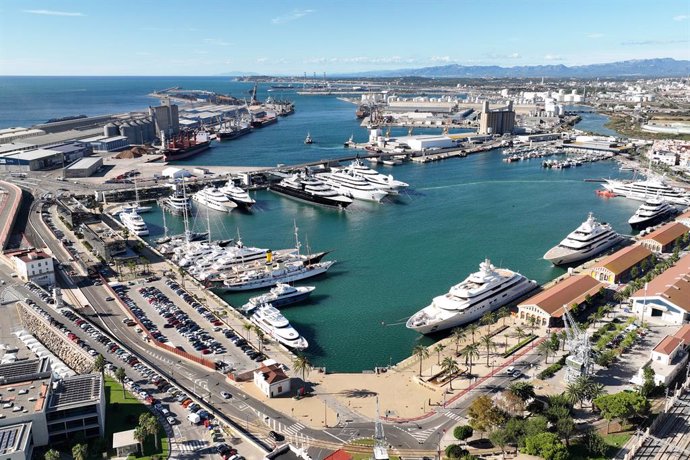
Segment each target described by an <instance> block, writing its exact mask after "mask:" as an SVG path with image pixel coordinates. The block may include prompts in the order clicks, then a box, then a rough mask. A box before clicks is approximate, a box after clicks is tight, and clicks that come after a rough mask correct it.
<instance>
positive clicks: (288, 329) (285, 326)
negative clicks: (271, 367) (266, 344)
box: [249, 305, 309, 350]
mask: <svg viewBox="0 0 690 460" xmlns="http://www.w3.org/2000/svg"><path fill="white" fill-rule="evenodd" d="M249 319H250V320H251V322H253V323H254V324H256V325H257V326H259V327H260V328H261V330H262V331H264V332H265V333H266V334H268V335H269V336H271V337H273V338H274V339H275V340H277V341H278V342H280V343H282V344H283V345H285V346H286V347H290V348H294V349H295V350H304V349H305V348H307V347H308V346H309V342H307V339H305V338H304V337H302V336H301V335H300V334H299V332H297V331H296V330H295V328H293V327H292V326H291V325H290V322H289V321H288V320H287V319H286V318H285V317H284V316H283V315H282V314H281V313H280V311H278V309H277V308H275V307H272V306H270V305H262V306H260V307H259V308H257V309H256V310H255V312H254V314H253V315H252V316H251V317H250V318H249Z"/></svg>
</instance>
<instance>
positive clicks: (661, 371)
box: [631, 324, 690, 386]
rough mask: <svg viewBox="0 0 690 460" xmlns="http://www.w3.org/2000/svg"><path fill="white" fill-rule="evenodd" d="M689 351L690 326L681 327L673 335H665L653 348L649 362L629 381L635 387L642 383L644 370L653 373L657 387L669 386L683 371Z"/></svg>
mask: <svg viewBox="0 0 690 460" xmlns="http://www.w3.org/2000/svg"><path fill="white" fill-rule="evenodd" d="M689 350H690V324H685V325H683V326H682V327H681V328H680V329H678V330H677V331H676V333H675V334H673V335H667V336H666V337H664V338H663V339H661V341H660V342H659V343H658V344H657V345H656V346H655V347H654V349H653V350H652V353H651V355H650V358H649V361H647V363H646V364H645V365H644V366H642V367H641V368H640V370H639V371H638V372H637V374H635V375H634V376H633V378H632V379H631V381H632V382H633V383H634V384H636V385H642V384H643V383H644V370H645V368H647V367H650V368H651V369H652V370H653V371H654V382H655V383H656V384H657V385H667V386H668V385H669V384H670V383H671V382H673V380H674V379H675V378H676V376H677V375H678V373H679V372H681V371H683V370H684V369H685V365H686V363H687V362H688V351H689Z"/></svg>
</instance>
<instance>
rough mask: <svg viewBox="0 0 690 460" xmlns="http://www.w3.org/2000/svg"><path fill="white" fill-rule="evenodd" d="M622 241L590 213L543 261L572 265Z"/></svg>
mask: <svg viewBox="0 0 690 460" xmlns="http://www.w3.org/2000/svg"><path fill="white" fill-rule="evenodd" d="M622 239H623V237H622V236H621V235H619V234H618V233H616V232H615V231H614V230H613V229H612V228H611V226H610V225H609V224H607V223H601V222H597V220H596V219H595V218H594V216H593V215H592V213H591V212H590V213H589V216H588V217H587V220H586V221H584V222H583V223H582V224H580V226H579V227H577V228H576V229H575V230H574V231H572V232H571V233H570V234H568V236H567V237H565V239H564V240H563V241H561V242H560V243H558V245H557V246H554V247H553V248H551V249H549V250H548V252H547V253H546V254H544V259H546V260H548V261H549V262H551V263H553V264H554V265H563V264H572V263H574V262H578V261H581V260H585V259H590V258H592V257H594V256H596V255H597V254H600V253H602V252H604V251H606V250H607V249H609V248H610V247H612V246H614V245H616V244H618V243H620V242H621V240H622Z"/></svg>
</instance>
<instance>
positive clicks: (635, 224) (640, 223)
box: [628, 211, 673, 230]
mask: <svg viewBox="0 0 690 460" xmlns="http://www.w3.org/2000/svg"><path fill="white" fill-rule="evenodd" d="M672 214H673V213H672V212H670V211H666V212H662V213H659V214H657V215H656V216H654V217H650V218H649V219H644V220H634V218H631V219H630V220H629V221H628V223H629V224H630V227H632V228H633V229H634V230H644V229H645V228H647V227H652V226H654V225H656V224H659V223H661V222H663V221H665V220H666V219H668V218H669V217H671V215H672Z"/></svg>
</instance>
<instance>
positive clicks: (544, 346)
mask: <svg viewBox="0 0 690 460" xmlns="http://www.w3.org/2000/svg"><path fill="white" fill-rule="evenodd" d="M537 352H538V353H539V354H540V355H542V356H544V364H548V363H549V355H551V354H553V344H552V343H551V342H549V341H548V340H544V341H543V342H542V343H540V344H539V345H538V346H537Z"/></svg>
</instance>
